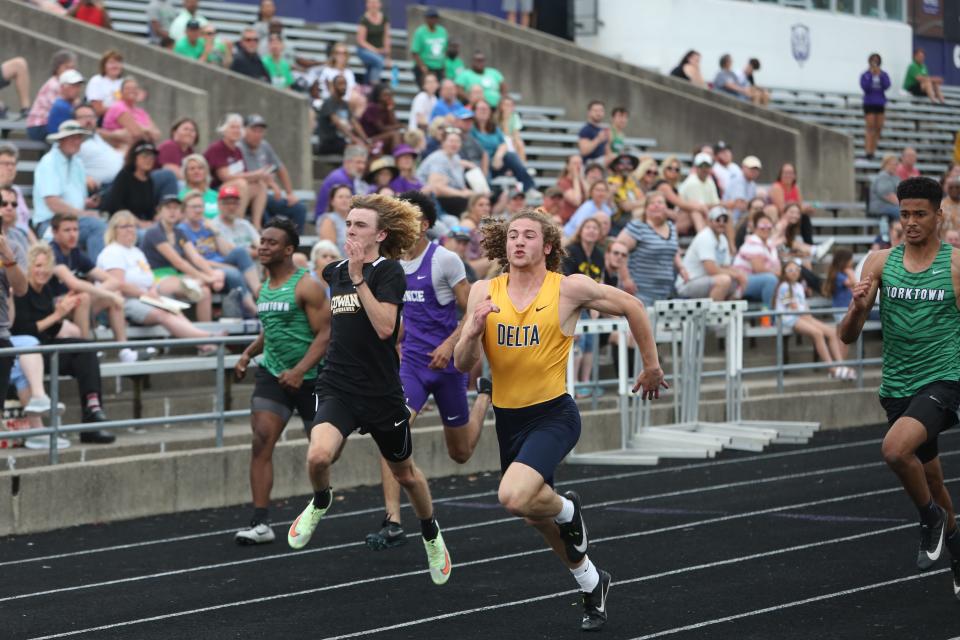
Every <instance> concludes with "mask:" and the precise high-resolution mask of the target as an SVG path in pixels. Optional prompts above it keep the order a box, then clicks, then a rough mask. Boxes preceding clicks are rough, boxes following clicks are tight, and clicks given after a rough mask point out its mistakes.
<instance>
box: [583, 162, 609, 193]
mask: <svg viewBox="0 0 960 640" xmlns="http://www.w3.org/2000/svg"><path fill="white" fill-rule="evenodd" d="M583 179H584V181H585V182H586V184H587V187H588V188H589V187H590V185H592V184H593V183H594V182H599V181H606V179H607V171H606V169H604V168H603V165H602V164H600V163H599V162H590V163H588V164H587V166H586V167H585V168H584V169H583Z"/></svg>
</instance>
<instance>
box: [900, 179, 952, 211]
mask: <svg viewBox="0 0 960 640" xmlns="http://www.w3.org/2000/svg"><path fill="white" fill-rule="evenodd" d="M897 200H899V201H900V202H903V201H904V200H926V201H928V202H929V203H930V204H931V205H933V208H934V209H939V208H940V202H941V201H942V200H943V187H941V186H940V183H939V182H937V181H936V180H934V179H933V178H924V177H917V178H907V179H906V180H904V181H902V182H901V183H900V184H899V185H897Z"/></svg>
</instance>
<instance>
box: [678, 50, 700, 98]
mask: <svg viewBox="0 0 960 640" xmlns="http://www.w3.org/2000/svg"><path fill="white" fill-rule="evenodd" d="M670 75H672V76H673V77H674V78H680V79H681V80H687V81H688V82H691V83H692V84H695V85H697V86H698V87H703V88H704V89H706V88H707V83H706V81H704V79H703V74H702V73H700V53H699V52H698V51H694V50H693V49H691V50H690V51H687V52H686V53H685V54H683V59H682V60H680V64H678V65H677V66H675V67H674V68H673V69H672V70H671V71H670Z"/></svg>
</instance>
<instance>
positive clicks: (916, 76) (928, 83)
mask: <svg viewBox="0 0 960 640" xmlns="http://www.w3.org/2000/svg"><path fill="white" fill-rule="evenodd" d="M926 57H927V56H926V53H924V51H923V49H917V50H916V51H914V52H913V62H911V63H910V66H909V67H907V74H906V75H905V76H904V77H903V89H904V91H907V92H909V93H910V94H912V95H915V96H917V97H918V98H922V97H923V96H927V97H928V98H930V100H932V101H933V102H939V103H940V104H944V100H943V92H942V91H941V90H940V85H942V84H943V78H941V77H939V76H931V75H930V72H929V71H928V70H927V65H926V64H925V63H924V61H925V60H926Z"/></svg>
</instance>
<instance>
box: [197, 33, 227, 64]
mask: <svg viewBox="0 0 960 640" xmlns="http://www.w3.org/2000/svg"><path fill="white" fill-rule="evenodd" d="M200 34H201V35H202V36H203V39H204V40H205V41H207V42H212V43H213V50H212V51H211V52H210V54H209V55H208V56H207V62H209V63H210V64H212V65H215V66H218V67H220V68H221V69H229V68H230V65H232V64H233V43H232V42H230V41H229V40H227V39H226V38H221V37H220V36H218V35H217V27H216V26H214V24H213V23H212V22H211V23H209V24H207V25H205V26H203V27H201V28H200Z"/></svg>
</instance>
